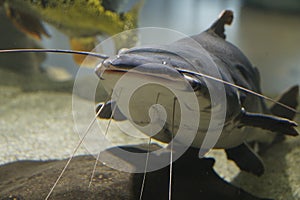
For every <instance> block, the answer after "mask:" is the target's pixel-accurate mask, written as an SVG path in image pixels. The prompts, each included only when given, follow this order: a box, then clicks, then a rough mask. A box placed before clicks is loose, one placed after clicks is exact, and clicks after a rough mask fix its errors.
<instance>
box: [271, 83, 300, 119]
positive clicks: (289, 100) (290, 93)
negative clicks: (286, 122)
mask: <svg viewBox="0 0 300 200" xmlns="http://www.w3.org/2000/svg"><path fill="white" fill-rule="evenodd" d="M298 96H299V86H298V85H295V86H293V87H291V88H290V89H288V90H287V91H286V92H284V93H283V94H282V95H281V96H280V97H279V100H278V102H280V103H283V104H285V105H288V106H290V107H292V108H294V109H296V108H297V106H298ZM270 111H271V113H272V114H273V115H276V116H278V117H282V118H286V119H290V120H292V119H293V118H294V117H295V115H296V113H295V112H293V111H291V110H287V109H285V108H283V107H282V106H279V105H277V104H274V105H273V106H272V107H271V108H270Z"/></svg>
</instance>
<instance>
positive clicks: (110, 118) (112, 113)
mask: <svg viewBox="0 0 300 200" xmlns="http://www.w3.org/2000/svg"><path fill="white" fill-rule="evenodd" d="M109 96H110V95H109ZM104 106H105V104H103V107H104ZM116 109H117V104H116V105H115V106H114V108H113V110H112V112H111V115H110V117H109V121H108V124H107V126H106V129H105V133H104V136H105V137H106V136H107V133H108V130H109V127H110V125H111V122H112V119H113V116H114V114H115V111H116ZM100 154H101V151H100V152H99V153H98V155H97V158H96V161H95V164H94V168H93V171H92V175H91V178H90V182H89V186H88V187H89V188H90V187H91V185H92V182H93V178H94V176H95V172H96V168H97V163H98V160H99V159H100Z"/></svg>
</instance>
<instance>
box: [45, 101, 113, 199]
mask: <svg viewBox="0 0 300 200" xmlns="http://www.w3.org/2000/svg"><path fill="white" fill-rule="evenodd" d="M105 103H107V102H105ZM104 105H105V104H103V105H102V107H101V108H100V109H99V111H98V112H97V113H96V115H95V117H94V118H93V120H92V121H91V123H90V124H89V126H88V127H87V128H86V130H85V131H84V134H83V137H82V138H81V140H80V141H79V143H78V144H77V146H76V147H75V149H74V150H73V152H72V154H71V156H70V158H69V159H68V161H67V163H66V164H65V167H64V168H63V170H62V171H61V173H60V174H59V176H58V178H57V179H56V181H55V183H54V184H53V186H52V188H51V189H50V191H49V193H48V194H47V196H46V198H45V200H48V199H49V197H50V196H51V194H52V192H53V191H54V189H55V187H56V185H57V184H58V182H59V181H60V179H61V177H62V176H63V174H64V173H65V171H66V169H67V168H68V166H69V164H70V162H71V160H72V159H73V158H74V155H75V153H76V152H77V150H78V149H79V147H80V145H81V144H82V143H83V141H84V139H85V138H86V136H87V134H88V132H89V130H90V129H91V127H92V126H93V124H94V123H95V121H96V120H97V117H98V115H99V114H100V112H101V111H102V109H103V108H104Z"/></svg>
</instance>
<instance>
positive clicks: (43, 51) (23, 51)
mask: <svg viewBox="0 0 300 200" xmlns="http://www.w3.org/2000/svg"><path fill="white" fill-rule="evenodd" d="M0 53H57V54H78V55H85V56H93V57H96V58H100V59H106V58H108V57H109V56H107V55H104V54H99V53H96V52H88V51H76V50H65V49H8V50H6V49H5V50H0Z"/></svg>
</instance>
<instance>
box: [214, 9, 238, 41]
mask: <svg viewBox="0 0 300 200" xmlns="http://www.w3.org/2000/svg"><path fill="white" fill-rule="evenodd" d="M232 21H233V12H232V11H231V10H224V11H223V12H222V13H221V14H220V16H219V18H218V19H217V20H216V21H215V22H214V23H213V24H212V25H211V27H210V28H209V29H208V30H211V31H213V32H214V33H215V34H217V35H218V36H220V37H221V38H223V39H226V35H225V25H226V24H227V25H230V24H231V23H232Z"/></svg>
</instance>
